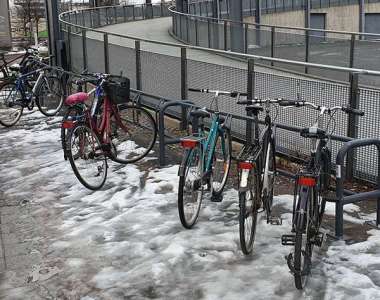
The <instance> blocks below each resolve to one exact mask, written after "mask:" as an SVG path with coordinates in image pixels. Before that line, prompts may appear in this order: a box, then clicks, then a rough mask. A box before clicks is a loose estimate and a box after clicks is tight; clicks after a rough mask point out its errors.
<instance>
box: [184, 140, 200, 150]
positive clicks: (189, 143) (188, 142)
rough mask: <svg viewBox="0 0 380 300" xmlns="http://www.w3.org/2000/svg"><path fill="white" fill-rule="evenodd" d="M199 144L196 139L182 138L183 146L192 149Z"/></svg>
mask: <svg viewBox="0 0 380 300" xmlns="http://www.w3.org/2000/svg"><path fill="white" fill-rule="evenodd" d="M197 144H198V141H194V140H182V141H181V146H182V147H183V148H187V149H192V148H194V147H195V146H196V145H197Z"/></svg>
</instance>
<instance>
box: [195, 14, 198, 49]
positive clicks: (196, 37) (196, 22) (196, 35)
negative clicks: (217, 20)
mask: <svg viewBox="0 0 380 300" xmlns="http://www.w3.org/2000/svg"><path fill="white" fill-rule="evenodd" d="M198 26H199V24H198V19H195V45H196V46H199V33H198Z"/></svg>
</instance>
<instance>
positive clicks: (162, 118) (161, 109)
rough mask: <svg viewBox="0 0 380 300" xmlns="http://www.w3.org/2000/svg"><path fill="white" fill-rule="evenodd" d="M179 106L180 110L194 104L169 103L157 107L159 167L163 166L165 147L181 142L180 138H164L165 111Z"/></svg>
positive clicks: (188, 102) (187, 102)
mask: <svg viewBox="0 0 380 300" xmlns="http://www.w3.org/2000/svg"><path fill="white" fill-rule="evenodd" d="M173 106H180V107H182V108H185V107H191V106H194V103H193V102H191V101H186V100H185V101H184V100H178V101H169V102H165V103H163V104H162V105H160V107H159V114H158V141H159V164H160V166H164V165H165V160H166V157H165V150H166V149H165V146H166V145H170V144H177V143H179V142H180V141H181V138H169V137H168V138H166V137H165V111H166V110H167V109H168V108H169V107H173Z"/></svg>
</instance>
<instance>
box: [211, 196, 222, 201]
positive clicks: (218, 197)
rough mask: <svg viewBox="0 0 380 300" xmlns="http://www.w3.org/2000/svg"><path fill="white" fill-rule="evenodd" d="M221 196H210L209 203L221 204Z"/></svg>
mask: <svg viewBox="0 0 380 300" xmlns="http://www.w3.org/2000/svg"><path fill="white" fill-rule="evenodd" d="M222 200H223V195H212V196H211V202H222Z"/></svg>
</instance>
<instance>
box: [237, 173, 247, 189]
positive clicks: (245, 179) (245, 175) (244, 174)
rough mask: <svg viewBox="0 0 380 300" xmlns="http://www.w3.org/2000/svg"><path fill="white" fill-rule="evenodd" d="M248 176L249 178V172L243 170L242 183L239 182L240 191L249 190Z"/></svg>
mask: <svg viewBox="0 0 380 300" xmlns="http://www.w3.org/2000/svg"><path fill="white" fill-rule="evenodd" d="M248 176H249V170H241V174H240V182H239V191H247V189H248Z"/></svg>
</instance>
